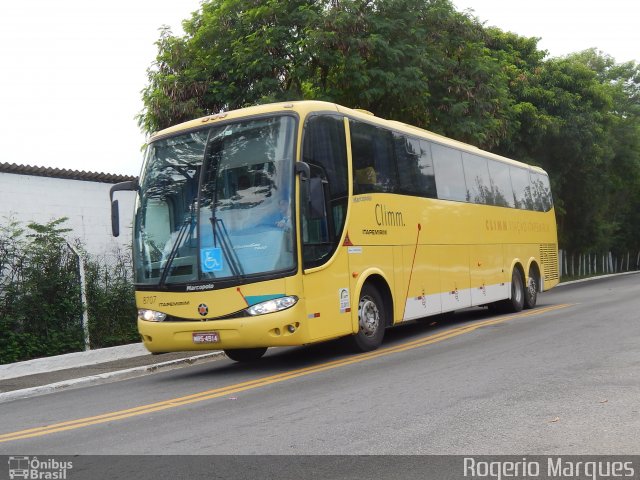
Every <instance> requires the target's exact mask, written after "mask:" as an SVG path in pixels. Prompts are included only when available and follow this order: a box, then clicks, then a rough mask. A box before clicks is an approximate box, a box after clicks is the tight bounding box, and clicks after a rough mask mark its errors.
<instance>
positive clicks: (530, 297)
mask: <svg viewBox="0 0 640 480" xmlns="http://www.w3.org/2000/svg"><path fill="white" fill-rule="evenodd" d="M539 284H540V281H539V280H538V275H537V274H536V272H535V271H529V280H528V281H527V288H525V290H524V308H533V307H535V306H536V303H537V301H538V285H539Z"/></svg>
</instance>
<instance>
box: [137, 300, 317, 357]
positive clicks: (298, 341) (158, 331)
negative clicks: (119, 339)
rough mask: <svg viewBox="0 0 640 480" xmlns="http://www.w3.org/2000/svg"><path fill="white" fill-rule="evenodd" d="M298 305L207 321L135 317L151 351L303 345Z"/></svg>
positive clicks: (306, 338) (305, 332)
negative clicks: (160, 320)
mask: <svg viewBox="0 0 640 480" xmlns="http://www.w3.org/2000/svg"><path fill="white" fill-rule="evenodd" d="M302 318H304V317H302V309H301V308H298V306H297V305H296V306H294V307H292V308H289V309H287V310H284V311H281V312H275V313H269V314H265V315H257V316H252V317H242V318H233V319H226V320H208V321H189V320H184V321H170V322H149V321H145V320H141V319H138V331H139V332H140V335H141V336H142V341H143V343H144V346H145V347H146V348H147V350H149V351H150V352H152V353H161V352H179V351H191V350H193V351H197V350H222V349H234V348H255V347H276V346H294V345H304V344H305V343H309V342H308V335H307V331H306V328H305V323H304V322H303V321H302V320H301V319H302Z"/></svg>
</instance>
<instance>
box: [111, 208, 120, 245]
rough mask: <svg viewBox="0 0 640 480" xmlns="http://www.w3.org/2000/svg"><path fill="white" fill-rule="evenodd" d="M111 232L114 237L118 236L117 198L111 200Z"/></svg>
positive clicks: (118, 212) (118, 215) (118, 214)
mask: <svg viewBox="0 0 640 480" xmlns="http://www.w3.org/2000/svg"><path fill="white" fill-rule="evenodd" d="M111 234H112V235H113V236H114V237H119V236H120V209H119V208H118V200H113V201H112V202H111Z"/></svg>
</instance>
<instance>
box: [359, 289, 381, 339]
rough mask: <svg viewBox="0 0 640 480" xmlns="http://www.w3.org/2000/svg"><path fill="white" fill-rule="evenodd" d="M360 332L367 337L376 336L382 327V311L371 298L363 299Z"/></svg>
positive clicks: (360, 311) (361, 302)
mask: <svg viewBox="0 0 640 480" xmlns="http://www.w3.org/2000/svg"><path fill="white" fill-rule="evenodd" d="M358 317H359V320H360V331H361V332H362V333H364V334H365V335H366V336H367V337H371V336H373V335H375V333H376V332H377V331H378V327H379V325H380V311H379V310H378V306H377V305H376V304H375V302H374V301H373V300H372V299H371V298H369V297H363V298H362V299H361V300H360V305H359V315H358Z"/></svg>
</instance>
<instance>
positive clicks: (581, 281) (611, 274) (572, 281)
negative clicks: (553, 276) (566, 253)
mask: <svg viewBox="0 0 640 480" xmlns="http://www.w3.org/2000/svg"><path fill="white" fill-rule="evenodd" d="M638 274H640V270H635V271H633V272H620V273H608V274H606V275H598V276H596V277H587V278H581V279H580V280H571V281H570V282H560V283H559V284H558V285H556V286H555V287H554V288H558V287H563V286H565V285H573V284H575V283H583V282H590V281H592V280H602V279H603V278H611V277H621V276H623V275H638Z"/></svg>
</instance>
